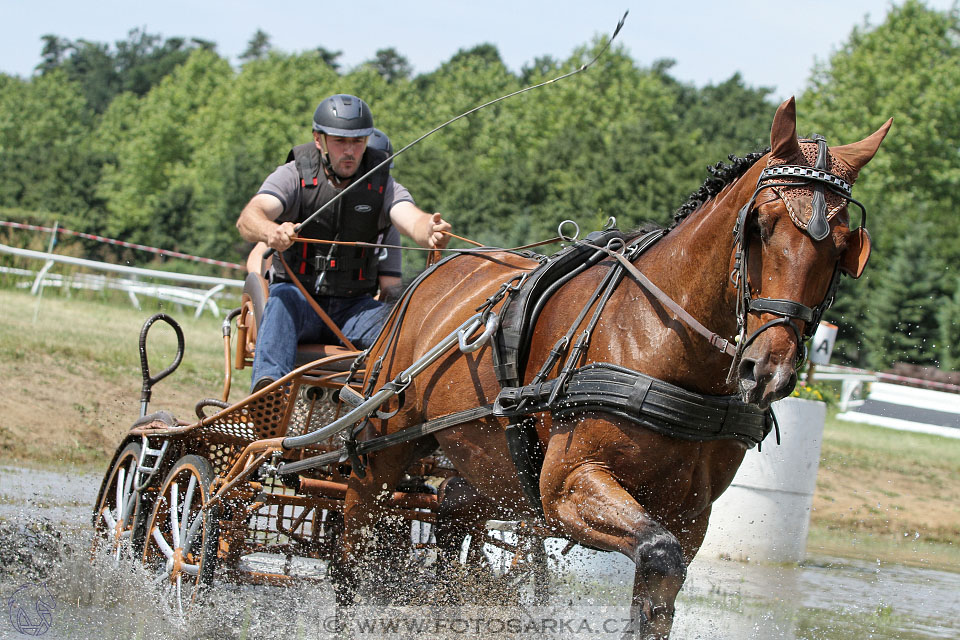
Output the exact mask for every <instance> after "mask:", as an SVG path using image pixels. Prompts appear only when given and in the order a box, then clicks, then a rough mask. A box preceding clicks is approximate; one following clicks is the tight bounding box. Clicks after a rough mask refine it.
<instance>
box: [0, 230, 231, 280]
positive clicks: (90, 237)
mask: <svg viewBox="0 0 960 640" xmlns="http://www.w3.org/2000/svg"><path fill="white" fill-rule="evenodd" d="M0 227H10V228H13V229H25V230H27V231H43V232H46V233H53V232H54V228H53V227H41V226H38V225H35V224H23V223H22V222H7V221H5V220H0ZM56 232H57V233H65V234H67V235H71V236H77V237H78V238H86V239H87V240H96V241H97V242H104V243H106V244H115V245H118V246H121V247H128V248H130V249H139V250H140V251H149V252H150V253H156V254H158V255H161V256H169V257H171V258H182V259H184V260H193V261H194V262H202V263H203V264H213V265H217V266H219V267H227V268H229V269H239V270H241V271H243V270H245V269H246V267H244V266H243V265H240V264H237V263H235V262H224V261H223V260H214V259H212V258H201V257H199V256H191V255H189V254H186V253H180V252H179V251H170V250H168V249H157V248H156V247H148V246H146V245H142V244H136V243H133V242H125V241H123V240H114V239H113V238H105V237H103V236H97V235H93V234H91V233H83V232H82V231H73V230H71V229H64V228H63V227H57V229H56Z"/></svg>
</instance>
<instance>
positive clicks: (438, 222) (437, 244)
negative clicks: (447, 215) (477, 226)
mask: <svg viewBox="0 0 960 640" xmlns="http://www.w3.org/2000/svg"><path fill="white" fill-rule="evenodd" d="M427 224H429V227H428V231H427V243H428V244H427V246H428V247H430V248H431V249H443V248H444V247H446V246H447V244H449V242H450V236H448V235H447V234H445V233H443V232H444V231H450V229H452V228H453V227H452V226H451V225H450V223H449V222H446V221H445V220H444V219H443V217H442V216H441V215H440V214H439V213H435V214H433V215H432V216H430V219H429V221H428V223H427Z"/></svg>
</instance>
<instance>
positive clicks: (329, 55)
mask: <svg viewBox="0 0 960 640" xmlns="http://www.w3.org/2000/svg"><path fill="white" fill-rule="evenodd" d="M314 51H316V52H317V53H319V54H320V59H321V60H322V61H323V63H324V64H325V65H327V66H328V67H330V68H331V69H333V70H334V71H340V63H339V62H338V61H337V58H339V57H340V56H341V55H343V51H331V50H330V49H327V48H326V47H317V48H316V49H314Z"/></svg>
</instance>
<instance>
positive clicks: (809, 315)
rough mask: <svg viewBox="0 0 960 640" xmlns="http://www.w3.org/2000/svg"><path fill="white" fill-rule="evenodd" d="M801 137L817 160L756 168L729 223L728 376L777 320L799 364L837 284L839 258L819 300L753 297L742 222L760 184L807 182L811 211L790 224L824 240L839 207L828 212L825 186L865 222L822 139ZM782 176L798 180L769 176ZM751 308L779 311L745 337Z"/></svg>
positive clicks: (764, 186) (803, 184) (753, 310)
mask: <svg viewBox="0 0 960 640" xmlns="http://www.w3.org/2000/svg"><path fill="white" fill-rule="evenodd" d="M801 142H815V143H816V145H817V159H816V164H815V165H814V166H813V167H808V166H803V165H777V166H773V167H767V168H766V169H764V170H763V171H762V172H761V173H760V178H759V179H758V180H757V187H756V189H754V192H753V195H752V196H750V200H749V201H748V202H747V203H746V204H745V205H743V207H742V208H741V209H740V212H739V214H738V215H737V223H736V224H735V225H734V227H733V234H734V237H735V239H736V241H735V247H734V249H735V253H734V266H733V271H732V272H731V273H730V279H731V282H733V284H734V285H735V286H736V287H737V291H738V295H737V332H738V338H737V351H736V356H735V357H734V360H733V364H732V365H731V367H730V376H728V377H730V378H732V376H733V375H734V371H735V370H736V367H737V365H738V363H739V362H740V359H741V357H742V355H743V352H744V350H745V349H746V348H747V347H748V346H750V344H751V343H752V342H753V341H754V340H756V339H757V337H758V336H759V335H760V334H761V333H763V332H764V331H766V330H767V329H769V328H771V327H776V326H779V325H785V326H787V327H789V328H790V329H792V330H793V333H794V335H795V336H796V339H797V346H798V347H799V348H798V349H797V366H800V365H801V364H802V362H803V361H804V360H805V359H806V345H805V344H804V343H805V341H806V340H807V339H809V338H811V337H812V336H813V334H814V333H815V332H816V330H817V327H818V326H819V324H820V319H821V318H822V316H823V313H824V312H825V311H826V310H827V309H828V308H830V305H831V304H833V300H834V297H835V296H836V292H837V287H838V286H839V284H840V268H839V266H840V264H839V261H838V262H837V265H836V266H835V267H834V270H833V276H832V277H831V279H830V286H829V287H828V288H827V293H826V295H825V296H824V298H823V300H822V301H821V302H820V304H818V305H817V306H815V307H808V306H806V305H804V304H801V303H799V302H795V301H793V300H782V299H777V298H754V297H753V291H752V288H751V287H750V281H749V275H748V264H749V256H748V252H747V250H748V248H749V246H750V241H749V240H750V239H749V237H748V233H747V228H748V225H747V223H746V222H747V216H749V215H750V214H751V213H752V212H753V211H754V204H755V203H756V199H757V195H759V193H760V192H761V191H762V190H764V189H769V188H773V187H811V186H812V188H813V199H812V202H811V206H812V213H811V215H810V220H809V221H808V222H807V224H806V225H805V226H804V225H803V224H802V223H801V222H800V221H799V219H797V218H796V217H794V216H791V219H793V221H794V224H795V225H796V226H797V227H799V228H801V229H802V230H804V231H805V232H806V233H807V235H809V236H810V237H811V238H812V239H813V240H814V241H820V240H823V239H824V238H826V237H827V235H829V233H830V218H832V217H833V215H834V214H835V213H836V211H838V210H839V207H838V208H837V209H835V210H834V211H833V212H832V213H830V214H828V212H827V203H826V198H825V196H824V190H825V189H829V190H830V191H831V192H832V193H835V194H836V195H838V196H840V197H841V198H843V199H844V200H846V201H847V202H852V203H853V204H855V205H857V206H858V207H860V211H861V212H862V218H861V223H860V225H861V226H862V227H866V224H867V210H866V209H865V208H864V206H863V205H862V204H861V203H860V202H858V201H857V200H854V199H853V198H852V197H851V184H850V183H849V182H847V181H846V180H844V179H843V178H841V177H840V176H838V175H836V174H833V173H830V171H828V170H827V141H826V139H825V138H824V137H823V136H821V135H817V134H814V135H813V136H812V139H811V140H809V141H806V140H805V141H801ZM784 177H788V178H794V179H797V181H796V182H768V181H771V180H776V179H780V180H782V179H784ZM780 196H781V197H783V196H782V194H780ZM750 313H758V314H760V313H769V314H773V315H775V316H779V317H777V318H775V319H773V320H771V321H769V322H766V323H764V324H763V325H761V326H760V327H759V328H758V329H757V330H756V331H754V332H753V333H752V334H750V336H749V337H747V315H748V314H750ZM797 320H802V321H803V322H805V323H806V329H805V330H804V331H802V332H801V331H800V328H799V327H798V326H797V323H796V321H797Z"/></svg>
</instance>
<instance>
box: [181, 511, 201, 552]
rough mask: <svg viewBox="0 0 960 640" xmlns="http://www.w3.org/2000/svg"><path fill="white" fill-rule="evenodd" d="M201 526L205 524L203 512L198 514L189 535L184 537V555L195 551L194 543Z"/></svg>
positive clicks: (191, 525) (188, 532)
mask: <svg viewBox="0 0 960 640" xmlns="http://www.w3.org/2000/svg"><path fill="white" fill-rule="evenodd" d="M201 524H203V511H199V512H197V515H196V517H195V518H194V519H193V522H191V523H190V528H189V529H188V530H187V535H186V536H185V537H184V543H183V555H187V554H188V553H190V551H192V550H193V542H194V540H196V536H197V530H198V529H199V528H200V525H201Z"/></svg>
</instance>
